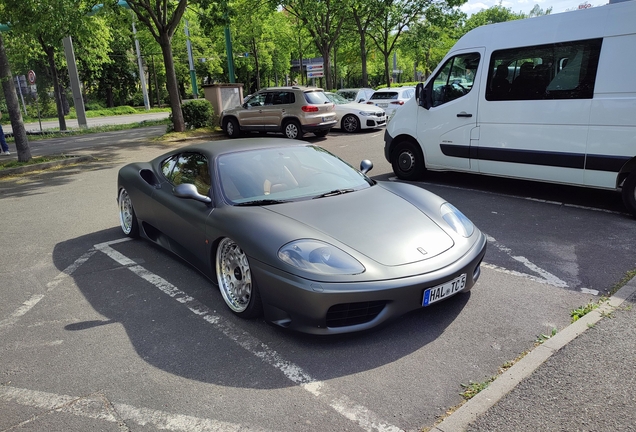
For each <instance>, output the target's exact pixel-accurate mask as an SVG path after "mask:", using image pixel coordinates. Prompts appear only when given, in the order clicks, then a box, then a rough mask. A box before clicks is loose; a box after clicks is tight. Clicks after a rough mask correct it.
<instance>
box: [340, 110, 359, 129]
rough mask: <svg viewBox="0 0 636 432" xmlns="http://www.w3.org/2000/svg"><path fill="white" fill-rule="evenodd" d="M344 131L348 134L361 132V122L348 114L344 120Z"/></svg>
mask: <svg viewBox="0 0 636 432" xmlns="http://www.w3.org/2000/svg"><path fill="white" fill-rule="evenodd" d="M342 129H343V130H344V131H345V132H348V133H354V132H359V131H360V120H359V119H358V117H356V116H354V115H352V114H348V115H346V116H344V118H343V119H342Z"/></svg>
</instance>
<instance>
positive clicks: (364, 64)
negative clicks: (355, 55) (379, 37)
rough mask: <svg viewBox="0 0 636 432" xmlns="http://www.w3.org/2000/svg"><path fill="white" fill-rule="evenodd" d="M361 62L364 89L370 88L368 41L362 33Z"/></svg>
mask: <svg viewBox="0 0 636 432" xmlns="http://www.w3.org/2000/svg"><path fill="white" fill-rule="evenodd" d="M360 60H361V61H362V87H369V72H367V40H366V37H365V35H364V32H363V33H360Z"/></svg>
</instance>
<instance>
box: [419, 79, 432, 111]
mask: <svg viewBox="0 0 636 432" xmlns="http://www.w3.org/2000/svg"><path fill="white" fill-rule="evenodd" d="M430 98H431V95H430V92H429V89H428V86H426V87H425V86H424V83H418V84H417V86H416V87H415V99H416V100H417V104H418V105H419V106H421V107H422V108H424V109H429V108H430V107H431V105H432V104H431V100H430Z"/></svg>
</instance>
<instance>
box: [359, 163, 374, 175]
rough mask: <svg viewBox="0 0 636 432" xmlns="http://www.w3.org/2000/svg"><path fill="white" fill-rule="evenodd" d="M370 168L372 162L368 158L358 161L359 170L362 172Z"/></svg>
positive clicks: (366, 171) (364, 172) (371, 167)
mask: <svg viewBox="0 0 636 432" xmlns="http://www.w3.org/2000/svg"><path fill="white" fill-rule="evenodd" d="M372 169H373V162H371V161H370V160H369V159H365V160H363V161H362V162H360V172H361V173H362V174H366V173H368V172H369V171H371V170H372Z"/></svg>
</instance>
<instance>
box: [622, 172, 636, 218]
mask: <svg viewBox="0 0 636 432" xmlns="http://www.w3.org/2000/svg"><path fill="white" fill-rule="evenodd" d="M623 203H624V204H625V207H627V210H629V212H630V213H631V214H633V215H634V217H636V171H632V173H631V174H630V175H629V176H627V178H626V179H625V183H623Z"/></svg>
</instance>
